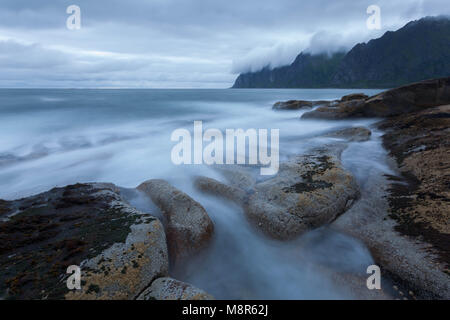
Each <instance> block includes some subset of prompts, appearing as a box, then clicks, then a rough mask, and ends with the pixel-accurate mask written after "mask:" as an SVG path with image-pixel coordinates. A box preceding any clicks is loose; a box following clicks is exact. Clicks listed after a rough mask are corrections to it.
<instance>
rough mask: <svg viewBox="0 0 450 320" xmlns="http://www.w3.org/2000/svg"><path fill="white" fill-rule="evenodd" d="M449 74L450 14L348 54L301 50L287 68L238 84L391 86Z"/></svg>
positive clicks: (409, 25) (389, 34)
mask: <svg viewBox="0 0 450 320" xmlns="http://www.w3.org/2000/svg"><path fill="white" fill-rule="evenodd" d="M449 75H450V18H449V17H448V16H438V17H425V18H422V19H419V20H415V21H411V22H409V23H407V24H406V25H405V26H403V27H402V28H400V29H399V30H397V31H387V32H386V33H384V34H383V36H381V37H380V38H377V39H372V40H370V41H368V42H367V43H358V44H357V45H355V46H354V47H353V48H352V49H351V50H350V51H349V52H348V53H343V52H340V53H334V54H332V55H328V54H327V53H321V54H311V53H308V52H301V53H300V54H299V55H298V56H297V57H296V59H295V60H294V62H293V63H292V64H291V65H289V66H285V67H280V68H275V69H273V70H270V68H264V69H263V70H261V71H259V72H253V73H246V74H241V75H240V76H239V77H238V79H237V80H236V82H235V84H234V86H233V87H234V88H320V87H337V88H341V87H345V88H352V87H353V88H354V87H360V88H366V87H373V88H388V87H395V86H400V85H403V84H406V83H410V82H416V81H420V80H425V79H431V78H441V77H446V76H449Z"/></svg>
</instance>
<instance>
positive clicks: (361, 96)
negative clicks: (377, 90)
mask: <svg viewBox="0 0 450 320" xmlns="http://www.w3.org/2000/svg"><path fill="white" fill-rule="evenodd" d="M367 98H369V96H368V95H366V94H364V93H352V94H348V95H346V96H343V97H342V98H341V102H345V101H351V100H366V99H367Z"/></svg>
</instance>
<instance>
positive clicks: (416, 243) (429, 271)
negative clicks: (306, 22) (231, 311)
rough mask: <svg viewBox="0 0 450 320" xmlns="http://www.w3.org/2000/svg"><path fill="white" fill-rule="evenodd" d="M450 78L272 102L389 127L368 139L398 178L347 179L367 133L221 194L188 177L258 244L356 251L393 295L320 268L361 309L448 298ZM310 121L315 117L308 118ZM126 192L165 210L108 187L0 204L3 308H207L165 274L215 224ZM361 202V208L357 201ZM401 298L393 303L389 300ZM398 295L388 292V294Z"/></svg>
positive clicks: (157, 195)
mask: <svg viewBox="0 0 450 320" xmlns="http://www.w3.org/2000/svg"><path fill="white" fill-rule="evenodd" d="M449 104H450V78H445V79H437V80H429V81H424V82H420V83H415V84H411V85H409V86H404V87H401V88H396V89H392V90H388V91H385V92H383V93H380V94H378V95H376V96H374V97H368V96H365V95H363V94H352V95H348V96H345V97H343V98H342V99H340V100H335V101H303V100H298V101H292V100H291V101H288V102H279V103H277V104H275V105H274V109H276V110H280V112H282V111H281V110H303V109H305V108H306V109H311V111H309V112H306V113H304V114H303V116H302V118H304V119H312V118H314V119H333V120H336V119H349V118H358V117H377V118H384V120H381V121H380V122H378V123H377V127H378V128H379V129H380V130H382V131H383V132H384V135H383V137H382V139H383V144H384V147H385V148H386V150H387V151H388V152H389V153H390V156H391V157H392V159H394V161H392V162H393V168H394V169H395V170H396V171H397V172H398V175H397V176H373V177H371V179H370V181H368V182H367V186H365V187H364V188H361V187H360V186H359V185H358V183H357V182H356V180H355V178H354V177H353V175H352V173H351V172H349V171H348V170H347V169H345V167H344V166H343V165H342V152H343V151H344V150H345V149H346V148H347V147H348V145H349V144H350V143H354V142H356V143H358V142H364V141H367V140H369V139H370V137H371V130H370V129H369V128H366V127H352V128H345V129H341V130H338V131H335V132H331V133H327V134H326V135H324V137H328V138H330V137H332V138H335V139H336V141H334V142H333V143H332V144H325V145H323V146H321V147H320V148H313V149H311V150H308V152H306V153H305V154H302V155H297V156H294V157H291V158H289V159H288V160H287V161H285V162H283V163H281V164H280V169H279V173H278V174H277V175H276V176H274V177H271V178H268V179H265V180H261V181H260V180H255V179H254V177H253V176H252V174H251V172H250V171H249V168H247V167H244V166H227V168H226V169H224V168H221V167H217V168H216V169H217V170H218V172H220V173H221V175H222V176H223V177H224V181H217V180H214V179H212V178H209V177H203V176H201V177H197V178H196V179H195V181H193V183H194V186H195V187H196V189H197V190H199V191H201V192H202V193H205V194H209V195H213V196H216V197H220V198H224V199H226V200H229V201H232V202H234V203H236V204H237V205H238V206H240V207H242V210H243V213H244V214H245V216H246V218H247V220H248V221H249V222H250V223H251V225H252V226H254V228H255V232H261V234H264V235H265V236H267V237H270V238H273V239H276V240H280V241H288V240H291V239H294V238H297V237H299V236H300V235H302V234H304V233H306V232H307V231H310V230H313V229H317V228H319V227H323V226H327V227H329V228H332V229H335V230H338V231H339V232H343V233H347V234H349V235H351V236H353V237H356V238H358V239H360V240H361V241H363V242H364V243H365V245H366V246H367V247H368V248H369V249H370V251H371V253H372V256H373V257H374V259H375V263H376V264H378V265H380V266H381V268H382V272H383V276H385V277H386V278H388V279H391V280H392V282H393V283H394V286H395V287H394V291H397V292H391V291H392V288H389V290H382V291H381V292H378V293H374V292H369V290H367V288H366V287H365V285H366V278H364V277H360V276H356V275H354V274H350V273H340V272H335V271H333V270H329V268H328V267H327V266H323V269H324V273H327V274H330V275H331V277H332V278H333V279H335V281H336V283H340V284H342V285H346V286H348V287H349V288H351V290H353V292H354V293H355V295H356V296H358V297H359V298H361V299H387V298H395V297H397V298H402V297H404V298H406V297H409V298H418V299H421V298H439V299H448V298H450V288H449V286H450V272H449V265H450V251H449V247H450V246H449V244H450V229H449V221H450V219H449V215H450V207H449V196H450V194H449V190H450V162H449V161H450V160H449V159H450V157H449V155H450V149H449V146H450V141H449V130H450V129H449V128H450V120H449V119H450V106H449ZM314 108H315V109H314ZM135 192H139V193H141V194H142V195H144V196H146V197H148V198H149V199H151V201H152V202H153V203H154V204H155V205H156V206H157V207H158V208H159V209H160V211H161V214H162V217H161V219H159V218H158V217H157V216H158V215H157V214H156V213H152V212H141V211H139V210H137V209H136V208H134V207H133V206H132V205H131V204H130V203H129V202H128V201H127V200H126V198H125V197H124V195H123V192H122V189H120V188H119V187H117V186H115V185H113V184H107V183H86V184H76V185H71V186H66V187H63V188H54V189H52V190H50V191H48V192H44V193H41V194H39V195H35V196H32V197H28V198H24V199H19V200H14V201H3V200H0V267H1V269H2V270H3V272H2V274H0V297H1V298H4V299H138V300H166V299H175V300H180V299H181V300H197V299H202V300H203V299H207V300H209V299H213V297H212V296H211V295H210V294H208V293H207V292H205V291H203V290H202V289H201V288H196V287H194V286H192V285H190V284H188V283H184V282H181V281H179V280H176V279H173V278H171V270H172V268H173V266H175V265H180V264H183V262H184V261H185V260H186V259H190V258H191V257H193V256H194V255H196V254H197V253H199V252H201V251H202V250H205V249H206V248H207V247H208V246H209V244H210V243H211V241H212V240H213V238H214V230H215V228H214V223H213V221H212V220H211V219H210V217H209V215H208V212H207V211H206V210H205V208H204V207H203V206H202V205H201V204H200V203H199V202H197V201H196V200H195V199H193V198H191V197H190V196H188V195H187V194H186V193H184V192H183V191H182V190H178V189H176V188H175V187H173V186H172V185H170V184H169V183H168V182H167V181H164V180H148V181H146V182H143V183H142V184H140V185H139V186H138V187H137V188H136V189H135ZM362 195H364V197H363V198H364V201H360V199H361V198H362ZM71 265H78V266H80V267H81V270H82V275H81V279H82V286H81V287H82V288H81V289H80V290H75V291H72V290H68V289H67V287H66V280H67V278H68V276H69V275H68V274H66V270H67V267H69V266H71ZM399 287H400V288H401V289H398V288H399ZM395 288H397V290H395Z"/></svg>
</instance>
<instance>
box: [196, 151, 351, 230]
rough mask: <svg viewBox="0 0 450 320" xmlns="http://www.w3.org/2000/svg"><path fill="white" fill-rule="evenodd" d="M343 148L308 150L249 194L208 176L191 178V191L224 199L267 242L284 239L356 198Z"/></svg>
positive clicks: (328, 219) (316, 224)
mask: <svg viewBox="0 0 450 320" xmlns="http://www.w3.org/2000/svg"><path fill="white" fill-rule="evenodd" d="M344 148H345V146H344V144H336V145H335V146H334V147H331V146H329V147H327V148H326V149H321V150H314V151H313V153H312V154H309V155H305V156H297V157H295V158H293V159H291V160H290V161H288V162H285V163H282V164H281V165H280V170H279V172H278V174H277V175H276V176H274V177H272V178H269V179H267V180H264V181H260V182H258V183H256V184H255V185H254V186H253V187H252V188H251V189H250V190H243V189H240V188H237V187H235V186H231V187H230V186H228V185H225V184H223V183H221V182H218V181H216V180H213V179H210V178H204V177H201V178H197V180H196V182H195V184H196V186H197V188H199V189H200V190H203V191H204V192H206V193H209V194H214V195H216V196H219V197H224V198H226V199H230V200H232V201H234V202H236V203H238V204H241V205H242V206H243V208H244V212H245V214H246V215H247V217H248V219H249V220H250V221H251V222H253V224H254V225H255V226H257V227H258V228H260V229H261V230H262V231H263V232H265V233H266V234H267V235H269V236H270V237H272V238H276V239H290V238H293V237H296V236H298V235H299V234H301V233H303V232H305V231H307V230H310V229H312V228H316V227H319V226H321V225H324V224H327V223H330V222H331V221H333V220H334V219H335V218H336V217H337V216H339V215H340V214H342V213H343V212H344V211H345V210H346V209H347V208H348V207H350V206H351V204H352V203H353V201H354V200H355V199H356V198H357V197H358V195H359V194H358V188H357V185H356V182H355V180H354V179H353V176H352V175H351V174H350V173H349V172H347V171H346V170H344V169H343V168H342V166H341V163H340V160H339V156H340V153H341V152H342V150H343V149H344Z"/></svg>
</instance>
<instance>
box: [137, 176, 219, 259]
mask: <svg viewBox="0 0 450 320" xmlns="http://www.w3.org/2000/svg"><path fill="white" fill-rule="evenodd" d="M137 189H138V190H140V191H142V192H144V193H145V194H147V195H148V196H149V197H150V198H151V199H152V201H153V202H154V203H155V204H156V205H157V206H158V207H159V208H160V209H161V211H162V213H163V215H164V217H165V220H166V225H167V226H166V233H167V240H168V246H169V253H170V257H171V259H173V261H178V260H179V259H182V258H185V257H187V256H189V255H190V254H193V253H195V252H197V251H198V250H200V249H202V248H204V247H205V246H207V244H208V242H209V241H210V239H211V237H212V235H213V231H214V224H213V222H212V221H211V219H210V218H209V216H208V214H207V212H206V210H205V209H204V208H203V207H202V206H201V204H199V203H198V202H197V201H195V200H194V199H192V198H191V197H189V196H188V195H187V194H185V193H184V192H182V191H180V190H178V189H176V188H175V187H173V186H171V185H170V184H169V183H168V182H167V181H164V180H157V179H155V180H148V181H146V182H144V183H142V184H141V185H139V186H138V187H137Z"/></svg>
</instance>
